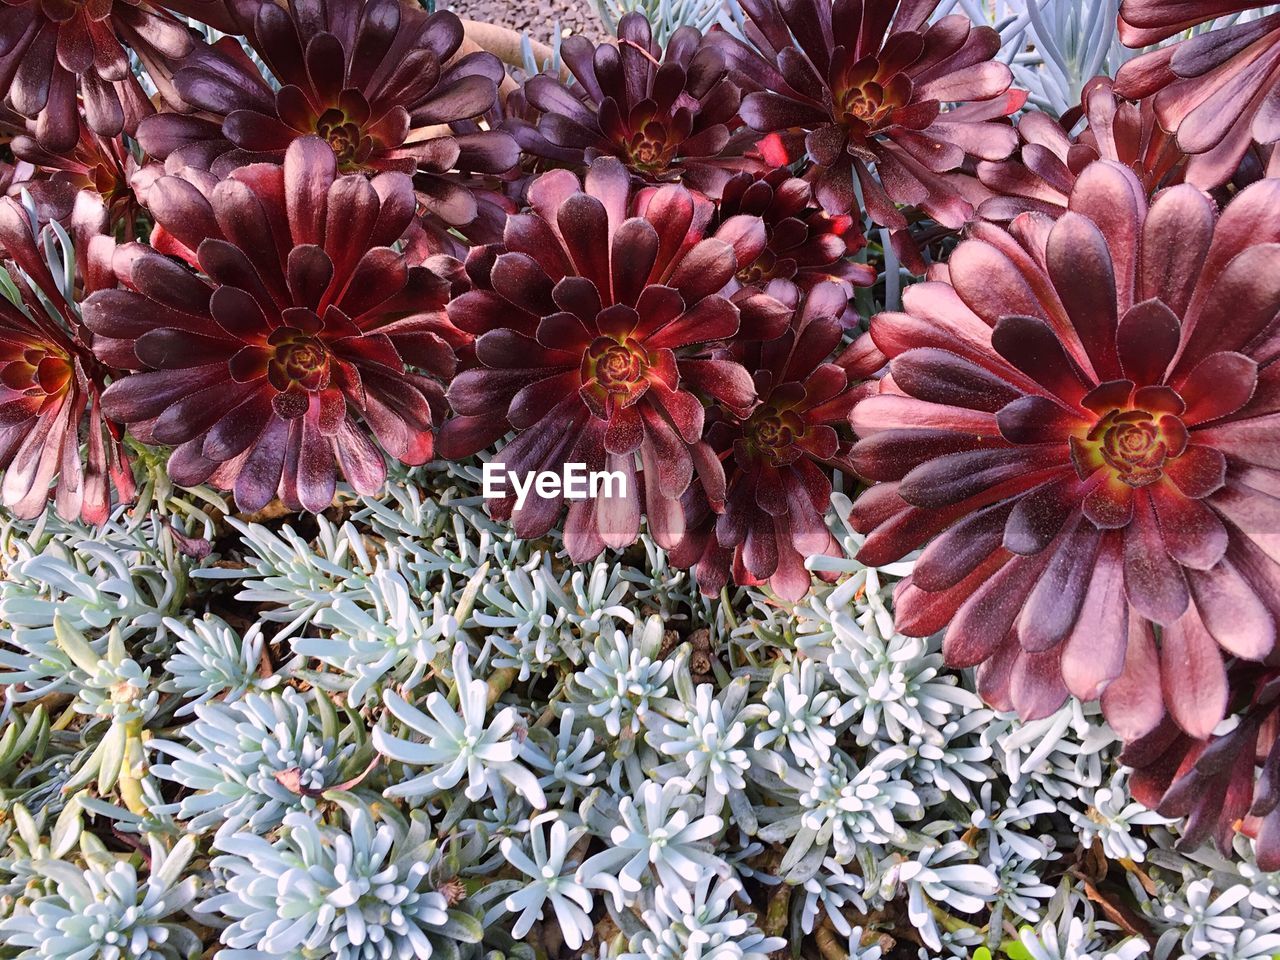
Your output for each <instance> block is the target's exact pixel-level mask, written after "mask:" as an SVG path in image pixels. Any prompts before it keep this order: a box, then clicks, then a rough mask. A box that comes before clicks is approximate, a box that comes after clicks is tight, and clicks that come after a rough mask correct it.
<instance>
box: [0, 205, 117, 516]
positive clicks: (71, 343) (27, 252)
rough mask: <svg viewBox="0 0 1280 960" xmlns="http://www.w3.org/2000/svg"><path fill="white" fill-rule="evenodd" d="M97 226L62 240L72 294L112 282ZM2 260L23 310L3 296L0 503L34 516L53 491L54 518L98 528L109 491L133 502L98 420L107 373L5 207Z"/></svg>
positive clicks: (80, 227)
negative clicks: (73, 275)
mask: <svg viewBox="0 0 1280 960" xmlns="http://www.w3.org/2000/svg"><path fill="white" fill-rule="evenodd" d="M82 211H83V207H82ZM96 219H97V222H96V223H93V222H82V223H79V224H77V229H75V230H73V235H74V236H75V237H76V238H77V239H76V240H75V241H71V240H70V237H69V236H68V235H66V234H63V235H62V236H63V237H64V238H65V241H64V243H63V249H62V254H61V255H62V256H63V257H64V258H65V257H66V256H68V255H70V254H72V253H74V255H75V257H76V260H77V261H78V263H79V272H80V274H81V277H82V281H81V282H80V283H79V284H78V287H77V291H76V293H77V294H81V293H89V292H91V291H93V290H96V289H100V288H102V287H107V286H111V285H113V284H114V282H115V279H114V277H113V276H112V274H111V267H110V265H111V256H112V249H113V248H114V244H113V242H112V241H111V239H110V238H109V237H106V236H102V235H101V234H100V233H98V232H97V230H96V228H97V227H100V226H101V224H102V221H103V219H105V218H103V217H98V218H96ZM68 246H70V247H71V248H72V249H70V250H69V249H67V247H68ZM0 251H3V252H4V254H5V255H7V256H8V257H9V258H11V260H12V265H11V266H10V267H9V268H8V271H7V279H8V280H9V281H10V282H11V283H12V284H13V286H14V289H16V290H17V291H18V293H19V295H20V297H21V300H22V303H23V306H22V307H21V308H19V307H18V306H17V305H16V304H15V303H12V302H11V301H10V300H8V299H7V298H5V297H4V296H3V295H0V468H3V470H4V477H3V481H2V482H0V502H3V503H4V505H5V506H6V507H8V508H9V509H10V510H12V511H13V513H14V515H15V516H19V517H35V516H39V515H40V514H41V513H42V512H43V511H44V509H45V505H46V504H47V502H48V499H49V494H50V490H51V489H53V491H54V493H53V496H54V508H55V509H56V510H57V512H58V515H59V516H60V517H62V518H64V519H67V520H75V519H80V520H83V521H84V522H86V523H102V522H103V521H105V520H106V519H107V515H108V513H109V512H110V508H111V490H110V487H111V486H114V487H115V489H116V491H117V492H118V493H119V496H120V498H121V499H122V500H129V499H132V497H133V496H134V482H133V474H132V473H131V472H130V468H129V464H128V462H127V459H126V456H125V450H124V446H123V444H122V443H121V430H120V428H119V426H118V425H117V424H115V423H111V422H109V421H107V420H106V419H104V417H103V409H102V404H101V402H100V395H101V393H102V389H103V387H104V386H106V382H107V380H108V379H109V378H110V371H109V370H108V369H107V368H106V366H104V365H103V364H102V363H101V362H99V361H98V360H97V359H96V358H95V357H94V355H93V352H92V349H91V347H92V341H93V337H92V335H91V334H90V333H89V331H88V330H87V329H86V328H85V327H84V325H83V324H82V323H81V320H80V312H79V306H78V304H77V303H75V302H71V301H68V300H67V298H66V296H65V295H64V290H63V288H62V287H61V286H60V285H59V281H58V280H55V279H54V276H53V274H52V273H51V272H50V270H49V267H48V265H47V263H46V261H45V259H44V255H43V254H42V252H41V250H40V249H39V248H38V247H37V244H36V238H35V235H34V233H33V224H32V223H31V220H30V218H29V216H28V215H27V213H26V211H24V210H23V209H22V208H21V207H20V206H19V205H18V204H17V203H16V202H15V201H14V200H13V199H11V198H3V199H0ZM0 269H4V268H3V267H0ZM59 279H62V278H59ZM37 291H39V293H40V294H42V295H43V297H44V300H45V302H43V303H42V302H41V300H40V299H39V298H38V297H37ZM46 304H47V305H46ZM82 443H83V444H84V447H85V453H84V455H83V459H82V454H81V449H80V448H81V444H82Z"/></svg>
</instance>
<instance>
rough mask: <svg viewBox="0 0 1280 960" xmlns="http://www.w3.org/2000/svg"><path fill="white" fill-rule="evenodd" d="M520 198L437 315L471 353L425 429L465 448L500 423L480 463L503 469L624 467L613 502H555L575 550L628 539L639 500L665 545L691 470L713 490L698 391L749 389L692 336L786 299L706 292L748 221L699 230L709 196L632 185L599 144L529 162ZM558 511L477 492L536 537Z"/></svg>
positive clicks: (765, 326)
mask: <svg viewBox="0 0 1280 960" xmlns="http://www.w3.org/2000/svg"><path fill="white" fill-rule="evenodd" d="M529 203H530V205H531V207H532V210H531V212H529V213H527V214H521V215H518V216H514V217H512V218H511V219H510V220H508V221H507V228H506V232H505V234H504V237H503V241H502V243H500V244H495V245H493V246H490V247H479V248H476V249H475V250H473V251H472V253H471V256H470V257H469V258H468V261H467V271H468V273H469V274H470V276H471V280H472V282H473V283H474V285H475V289H474V290H473V291H471V292H469V293H466V294H463V295H462V296H460V297H458V298H456V299H454V300H453V301H452V302H451V303H450V304H449V317H450V319H451V320H452V321H453V323H454V324H455V325H457V326H458V327H459V328H461V329H462V330H465V331H467V332H469V333H472V334H475V335H476V336H477V337H478V339H477V340H476V343H475V352H476V357H477V358H478V361H479V363H478V365H477V366H476V367H474V368H472V369H469V370H466V371H464V372H462V373H460V374H459V375H458V376H457V377H456V378H455V379H454V381H453V384H452V385H451V386H450V388H449V402H450V404H451V405H452V407H453V410H454V412H455V414H456V416H455V417H454V418H453V419H452V420H450V421H449V422H448V423H446V424H445V425H444V427H443V428H442V429H441V434H440V449H441V453H442V454H443V455H444V456H447V457H451V458H456V457H463V456H469V455H471V454H473V453H476V452H478V451H480V450H482V449H484V448H485V447H487V446H489V445H490V444H492V443H494V442H495V441H497V440H498V439H499V438H500V437H502V436H503V435H504V434H506V433H507V432H508V431H511V430H514V431H515V434H516V435H515V437H514V438H513V439H511V440H510V441H509V442H507V443H506V444H505V445H504V446H503V447H502V448H501V449H500V450H499V451H498V452H497V453H496V454H495V455H494V456H493V457H492V458H491V459H492V460H494V461H495V462H497V463H498V464H500V465H501V466H503V467H504V468H505V469H506V470H508V471H511V472H515V473H518V474H521V475H525V474H528V473H531V472H533V471H539V470H548V471H557V472H558V471H560V469H561V468H562V467H563V465H564V464H566V463H581V464H585V465H586V468H587V469H588V470H593V471H600V470H608V471H616V472H619V473H621V474H622V475H623V476H625V477H626V481H627V482H626V496H625V497H623V496H613V497H607V498H606V497H601V498H599V499H597V500H595V501H590V500H587V501H572V502H570V504H569V509H568V519H567V522H566V524H565V528H564V529H565V532H564V536H565V543H566V545H567V547H568V549H569V553H570V556H572V557H573V558H574V560H583V559H589V558H591V557H594V556H596V555H598V554H599V553H600V551H601V550H603V549H604V548H605V547H606V546H611V547H622V546H625V545H627V544H629V543H631V542H632V541H633V540H634V539H635V538H636V536H637V535H638V532H639V528H640V518H641V514H642V512H643V514H644V515H645V516H646V517H647V519H648V524H649V530H650V532H651V533H652V534H653V536H654V539H655V540H656V541H657V542H658V543H660V544H661V545H663V546H668V547H669V546H673V545H674V544H675V543H677V542H678V541H679V539H680V536H681V535H682V533H683V532H684V515H683V512H682V510H681V506H680V497H681V496H682V495H683V494H684V492H685V490H686V489H687V488H688V487H689V484H690V483H691V482H692V480H693V477H694V475H695V473H696V474H697V475H698V478H699V480H700V482H701V484H702V486H703V487H704V488H705V489H706V491H707V495H708V498H709V499H710V500H711V501H712V502H715V503H719V502H720V501H721V500H722V499H723V492H724V491H723V487H724V473H723V470H722V469H721V467H720V463H719V461H718V460H717V459H716V458H715V456H714V455H713V454H712V452H711V450H710V448H709V447H708V446H707V444H706V443H705V442H704V441H703V438H702V433H703V424H704V412H703V399H702V398H703V397H705V398H707V399H708V400H714V401H716V402H719V403H722V404H724V405H725V406H727V407H729V408H731V409H734V410H739V411H742V412H745V411H747V410H749V409H750V408H751V406H752V405H753V403H754V402H755V395H754V391H753V389H752V385H751V378H750V376H749V375H748V373H747V371H746V370H744V369H743V368H742V367H741V366H739V365H738V364H736V363H733V362H732V361H728V360H721V359H716V358H713V357H710V356H708V355H707V354H706V351H705V350H704V349H703V345H705V344H708V343H711V342H714V341H721V340H726V339H728V338H730V337H735V336H746V337H751V336H777V335H778V333H780V332H781V329H782V324H784V323H785V307H783V306H782V305H780V304H777V302H776V301H774V300H772V299H771V298H768V297H766V296H764V295H763V294H752V293H749V292H748V293H747V294H746V295H744V296H742V297H740V298H739V299H738V301H737V302H736V303H735V302H733V301H731V300H729V299H728V298H727V297H726V296H724V295H722V294H721V291H723V290H724V289H725V287H726V285H727V284H728V283H729V282H730V281H731V280H732V279H733V276H734V274H735V272H736V271H737V270H738V269H739V267H740V265H741V264H744V263H750V262H751V261H752V260H754V259H755V258H756V257H757V256H759V254H760V252H761V251H762V250H763V248H764V245H765V232H764V225H763V224H762V223H761V222H760V220H759V219H758V218H755V217H746V216H743V217H735V218H733V219H732V220H729V221H726V222H725V223H724V224H722V225H721V226H720V227H719V228H718V229H717V230H715V231H714V233H712V232H711V230H710V226H711V218H712V214H713V209H712V205H711V203H710V202H709V201H707V200H705V199H703V198H701V197H699V196H697V195H695V194H694V193H692V192H691V191H690V190H689V189H688V188H686V187H684V186H680V185H675V184H672V185H667V186H662V187H658V188H653V189H646V190H642V191H639V192H633V191H632V189H631V176H630V174H629V172H628V171H627V169H626V168H625V167H624V166H623V165H622V163H621V162H620V161H619V160H617V159H616V158H614V157H602V158H599V159H597V160H596V161H595V162H593V163H592V165H591V168H590V169H589V170H588V172H587V175H586V177H585V179H584V180H583V181H581V182H580V181H579V180H578V178H577V177H575V176H574V175H573V174H572V173H570V172H568V171H566V170H555V171H551V172H549V173H545V174H543V175H542V176H540V177H539V178H538V179H536V180H535V181H534V182H533V184H532V185H531V186H530V188H529ZM761 301H764V302H763V303H762V302H761ZM770 306H772V307H774V308H776V309H770ZM637 466H639V467H640V468H641V469H642V470H643V478H641V476H640V474H639V473H638V471H637ZM641 487H643V490H641ZM642 494H643V496H642ZM642 500H643V506H642ZM563 506H564V500H563V499H562V497H560V496H545V497H544V496H536V495H534V494H530V496H529V500H528V501H527V502H526V503H525V505H524V507H523V508H522V509H514V500H513V498H512V497H508V498H506V499H504V500H491V501H489V509H490V512H491V513H492V514H493V515H494V516H495V517H499V518H506V517H511V518H512V520H513V522H514V525H515V530H516V533H517V534H518V535H519V536H521V537H538V536H542V535H543V534H545V533H546V532H547V531H548V530H550V529H551V526H552V524H553V523H554V522H555V521H556V518H557V517H558V516H559V514H560V513H561V510H562V508H563Z"/></svg>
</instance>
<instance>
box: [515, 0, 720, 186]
mask: <svg viewBox="0 0 1280 960" xmlns="http://www.w3.org/2000/svg"><path fill="white" fill-rule="evenodd" d="M617 33H618V42H617V44H616V45H615V44H612V43H605V44H600V45H598V46H597V45H596V44H593V43H591V41H590V40H587V39H586V38H585V37H581V36H569V37H566V38H565V39H564V41H563V42H562V44H561V52H562V56H563V58H564V62H565V65H566V66H567V67H568V69H569V72H570V74H571V75H572V78H573V81H574V82H573V84H572V85H566V84H564V83H561V82H560V81H559V80H558V79H556V78H555V77H552V76H550V75H548V74H545V73H542V74H537V75H536V76H532V77H530V78H529V79H528V80H527V81H526V82H525V85H524V96H525V99H526V100H527V101H528V103H529V104H530V105H531V106H533V107H534V108H536V109H537V110H539V111H541V116H540V117H539V119H538V131H539V133H541V134H542V135H543V137H545V138H546V140H547V141H548V142H549V143H550V144H551V145H552V146H553V147H554V148H555V149H554V151H549V152H552V153H553V158H554V159H556V160H560V161H563V160H564V158H565V152H566V151H568V152H572V154H573V155H574V156H575V158H580V159H578V164H579V165H583V164H589V163H590V162H591V161H592V160H594V159H595V158H596V157H600V156H612V157H617V158H618V159H619V160H620V161H621V162H622V164H623V165H624V166H625V167H626V168H627V170H628V171H629V172H630V173H631V174H632V175H633V176H635V177H637V178H640V179H643V180H647V181H651V182H659V183H660V182H664V181H673V180H677V179H679V180H681V181H682V182H684V183H687V184H688V185H689V186H690V187H693V188H694V189H698V190H702V191H703V192H705V193H712V192H715V190H716V186H717V185H718V184H720V183H722V182H723V181H724V180H725V179H726V178H727V177H728V176H729V175H730V174H731V173H732V172H733V164H734V160H733V158H731V157H723V155H724V154H725V152H726V147H727V146H728V145H729V142H730V139H731V138H732V136H733V133H734V132H735V131H734V130H733V126H740V125H741V121H739V120H738V105H739V102H740V100H741V94H740V92H739V90H738V86H737V84H735V83H734V82H733V81H732V80H730V79H729V76H728V67H727V66H726V65H725V63H724V61H723V59H722V58H721V56H720V54H719V53H718V52H717V51H716V50H715V49H713V48H712V47H711V46H708V45H705V44H703V43H702V36H701V34H699V32H698V30H697V29H696V28H695V27H691V26H684V27H681V28H680V29H678V30H676V31H675V32H674V33H673V34H672V35H671V38H670V39H669V40H667V42H666V44H665V49H663V46H660V45H659V44H658V43H656V42H655V41H654V39H653V33H652V28H651V27H650V24H649V20H648V19H647V18H646V17H645V16H644V14H642V13H628V14H626V15H625V16H624V17H622V19H621V20H619V21H618V27H617ZM722 158H723V159H722Z"/></svg>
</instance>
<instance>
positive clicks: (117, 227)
mask: <svg viewBox="0 0 1280 960" xmlns="http://www.w3.org/2000/svg"><path fill="white" fill-rule="evenodd" d="M11 147H12V149H13V153H14V156H15V157H17V158H18V159H19V160H21V161H25V162H26V163H27V164H29V167H28V170H27V171H26V173H27V176H25V177H24V178H22V179H21V180H15V182H14V183H13V184H12V185H11V186H10V188H9V192H10V193H11V194H16V193H18V192H19V191H20V190H23V189H26V190H28V191H29V192H30V193H31V196H32V197H33V198H34V199H35V201H36V202H37V204H39V205H40V206H41V208H42V209H46V210H48V211H50V213H51V215H52V216H54V217H56V218H57V219H59V220H62V219H65V218H66V217H67V216H69V215H70V213H71V211H72V209H73V208H74V206H75V204H76V201H77V198H78V197H79V196H80V195H82V194H83V195H88V196H91V197H93V198H94V200H95V202H96V203H100V204H101V205H102V206H103V207H104V208H105V209H106V211H107V217H108V225H109V228H110V230H111V232H112V233H114V234H117V235H118V236H120V237H121V238H122V239H125V240H132V239H134V237H135V234H136V232H137V227H138V220H139V216H140V215H141V214H142V210H143V203H142V201H141V199H140V197H141V196H142V194H144V193H145V192H146V188H147V187H148V186H149V185H150V184H151V182H152V181H153V180H154V179H155V177H156V176H157V175H159V173H160V172H161V171H160V168H159V165H158V164H155V163H150V162H148V161H147V160H146V159H145V158H144V159H143V161H142V162H141V163H139V161H138V158H137V157H135V156H134V154H133V151H131V150H130V149H129V145H128V144H127V143H126V142H125V141H124V140H123V139H121V138H118V137H103V136H100V135H99V134H96V133H94V132H93V131H92V130H90V129H89V127H88V125H87V124H85V123H81V124H80V137H79V139H78V140H77V141H76V143H75V145H74V146H73V147H72V148H71V149H69V150H63V151H61V152H54V151H51V150H47V149H45V148H44V147H43V146H42V145H41V143H40V141H39V140H37V139H36V138H35V137H32V136H29V135H27V134H26V133H22V134H19V135H18V136H16V137H14V138H13V141H12V143H11Z"/></svg>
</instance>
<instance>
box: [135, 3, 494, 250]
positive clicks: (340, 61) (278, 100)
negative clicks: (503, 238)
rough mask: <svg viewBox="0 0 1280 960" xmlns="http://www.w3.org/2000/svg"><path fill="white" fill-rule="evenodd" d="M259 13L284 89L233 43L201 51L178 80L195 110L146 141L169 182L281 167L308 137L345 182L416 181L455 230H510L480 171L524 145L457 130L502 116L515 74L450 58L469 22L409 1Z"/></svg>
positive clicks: (265, 54) (163, 118)
mask: <svg viewBox="0 0 1280 960" xmlns="http://www.w3.org/2000/svg"><path fill="white" fill-rule="evenodd" d="M250 9H252V10H255V11H256V12H254V14H253V16H252V17H251V18H250V17H248V16H247V15H246V14H242V16H243V17H245V22H244V24H243V26H244V29H245V31H246V32H247V34H248V43H249V45H250V46H251V47H252V48H253V50H254V51H255V52H256V53H257V54H258V55H259V56H260V57H261V58H262V60H263V62H264V63H265V64H266V66H267V68H268V70H269V71H270V73H271V75H272V76H273V77H274V78H275V80H276V81H277V82H278V83H279V85H280V88H279V89H278V90H273V89H272V88H271V86H270V85H269V84H268V83H267V81H266V80H264V79H263V77H262V75H261V74H260V73H259V70H258V68H257V66H255V65H254V63H253V62H252V61H251V60H250V59H249V58H248V57H247V56H245V55H244V53H243V51H242V50H241V49H240V47H239V46H238V45H237V44H235V43H234V42H229V41H222V42H219V44H218V45H217V46H216V47H215V48H207V47H201V48H198V49H196V50H194V51H193V52H192V53H191V55H190V56H189V57H187V58H186V59H185V60H184V61H183V63H182V66H181V69H179V70H178V71H177V73H176V74H175V76H174V84H175V87H176V89H177V91H178V92H179V94H180V95H181V97H182V99H183V100H184V101H186V103H187V104H189V105H190V106H192V107H194V108H195V110H196V112H195V113H194V114H193V115H183V114H172V113H163V114H158V115H156V116H154V117H151V118H148V119H147V120H146V121H144V122H143V124H142V125H141V127H140V129H139V131H138V138H139V140H140V141H141V142H142V144H143V146H144V147H145V148H146V149H147V150H148V152H150V153H151V154H152V155H153V156H156V157H159V158H162V159H165V160H166V161H167V163H166V165H167V168H168V169H169V170H170V172H178V171H180V170H181V168H182V167H183V166H184V165H189V166H196V167H201V168H206V169H211V170H213V172H214V173H216V174H218V175H219V176H222V175H225V174H226V172H227V171H229V170H231V169H234V168H235V167H237V166H241V165H243V164H245V163H253V162H260V161H271V162H275V163H279V162H280V160H281V159H282V158H283V157H284V154H285V150H286V149H288V147H289V145H290V144H291V143H292V142H293V141H294V140H295V139H296V138H297V137H300V136H305V135H314V136H318V137H320V138H321V139H322V140H324V141H325V142H326V143H328V144H329V146H330V147H331V148H332V150H333V153H334V156H335V157H336V158H337V160H338V164H339V168H340V169H341V171H342V172H344V173H350V172H357V171H359V172H362V173H367V174H374V173H378V172H384V171H399V172H401V173H405V174H409V175H411V176H412V177H413V179H414V187H415V189H416V190H417V193H418V201H419V203H420V204H421V206H422V208H423V209H424V210H425V211H426V212H427V213H429V214H430V215H432V216H433V217H435V218H438V219H439V221H441V222H442V223H443V224H445V225H447V226H450V227H464V226H468V225H471V224H475V225H476V228H477V229H481V230H483V231H487V234H489V235H493V236H496V235H498V234H499V233H500V232H501V220H502V217H503V215H504V211H505V209H506V207H505V205H504V204H503V203H502V201H501V199H500V197H499V196H497V195H495V194H492V193H491V192H490V191H489V190H488V189H487V187H488V186H489V184H487V183H486V182H485V181H484V180H483V179H482V178H481V177H480V176H479V175H492V174H499V173H502V172H504V171H506V170H508V169H510V168H511V167H513V166H514V165H515V164H516V162H517V160H518V159H519V148H518V147H517V145H516V142H515V141H514V140H513V139H512V138H511V136H510V135H508V134H506V133H502V132H499V131H494V130H478V129H468V130H467V131H466V132H458V131H454V130H451V129H450V126H449V125H450V124H452V123H456V122H459V121H465V120H468V119H470V118H473V117H477V116H480V115H481V114H484V113H485V112H487V111H488V110H490V109H491V108H492V107H493V105H494V102H495V100H496V97H497V85H498V82H499V81H500V80H501V79H502V77H503V70H502V65H501V64H500V63H499V62H498V59H497V58H496V57H494V56H493V55H492V54H489V53H472V54H468V55H466V56H463V57H461V58H459V59H458V60H456V61H455V62H453V63H448V62H447V61H449V59H450V58H451V57H452V56H453V55H454V54H455V53H456V52H457V51H458V49H459V47H460V46H461V44H462V23H461V21H460V20H459V19H458V18H457V17H456V16H454V15H453V14H452V13H446V12H441V13H435V14H432V15H430V16H428V15H426V14H425V13H422V12H421V11H419V10H416V9H414V8H413V7H411V6H408V5H406V4H402V3H400V2H399V0H334V2H329V3H323V4H322V3H319V2H318V0H309V2H306V0H304V2H300V3H293V4H291V5H290V6H288V7H283V6H278V5H276V4H274V3H261V4H257V5H256V6H255V7H251V8H250Z"/></svg>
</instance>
